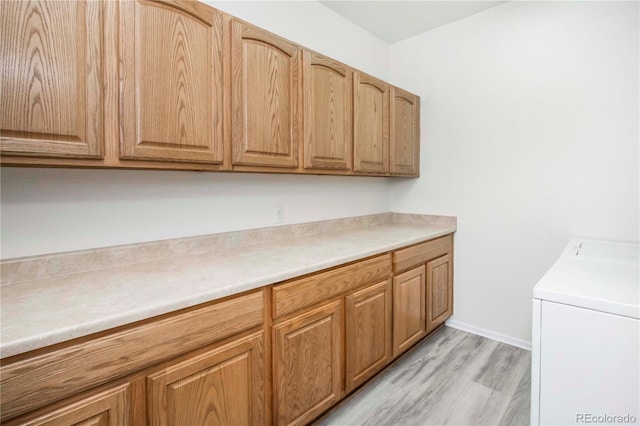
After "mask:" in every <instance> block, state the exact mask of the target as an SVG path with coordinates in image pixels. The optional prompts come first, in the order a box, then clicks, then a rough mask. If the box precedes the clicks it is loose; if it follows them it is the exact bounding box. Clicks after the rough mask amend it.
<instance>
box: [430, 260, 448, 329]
mask: <svg viewBox="0 0 640 426" xmlns="http://www.w3.org/2000/svg"><path fill="white" fill-rule="evenodd" d="M426 303H427V333H429V332H430V331H431V330H433V329H435V328H437V327H438V326H439V325H440V324H442V323H443V322H445V320H446V319H447V318H449V317H450V316H451V314H453V262H451V255H450V254H446V255H444V256H442V257H439V258H437V259H434V260H432V261H430V262H428V263H427V298H426Z"/></svg>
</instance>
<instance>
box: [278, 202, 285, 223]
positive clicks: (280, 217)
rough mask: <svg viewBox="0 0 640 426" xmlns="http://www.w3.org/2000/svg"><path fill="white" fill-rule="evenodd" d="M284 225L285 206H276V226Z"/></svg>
mask: <svg viewBox="0 0 640 426" xmlns="http://www.w3.org/2000/svg"><path fill="white" fill-rule="evenodd" d="M280 223H284V205H283V204H276V224H280Z"/></svg>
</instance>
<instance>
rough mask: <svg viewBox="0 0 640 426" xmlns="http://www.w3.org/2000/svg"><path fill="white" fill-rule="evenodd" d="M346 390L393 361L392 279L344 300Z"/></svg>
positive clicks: (348, 390) (359, 383)
mask: <svg viewBox="0 0 640 426" xmlns="http://www.w3.org/2000/svg"><path fill="white" fill-rule="evenodd" d="M345 334H346V336H345V341H346V351H345V389H346V391H347V392H351V391H352V390H353V389H355V388H357V387H358V386H360V385H361V384H362V383H364V382H365V381H367V380H368V379H370V378H371V377H373V376H374V375H375V374H376V373H377V372H378V371H380V370H382V369H383V368H384V367H385V366H386V365H387V363H388V362H389V361H390V360H391V280H387V281H383V282H381V283H378V284H375V285H372V286H370V287H367V288H365V289H364V290H360V291H357V292H355V293H352V294H350V295H347V296H346V297H345Z"/></svg>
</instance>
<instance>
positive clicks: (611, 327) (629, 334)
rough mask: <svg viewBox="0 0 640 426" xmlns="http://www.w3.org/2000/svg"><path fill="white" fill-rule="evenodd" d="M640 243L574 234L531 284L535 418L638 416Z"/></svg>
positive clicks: (634, 420) (633, 420)
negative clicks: (549, 266) (547, 269)
mask: <svg viewBox="0 0 640 426" xmlns="http://www.w3.org/2000/svg"><path fill="white" fill-rule="evenodd" d="M638 268H639V264H638V243H619V242H610V241H593V240H583V239H574V240H571V241H570V243H569V245H567V247H566V248H565V250H564V251H563V253H562V255H561V256H560V258H559V259H558V261H556V263H555V264H554V265H553V266H552V267H551V269H549V271H547V273H546V274H545V275H544V276H543V277H542V279H540V281H539V282H538V283H537V284H536V286H535V287H534V289H533V334H532V354H531V358H532V369H531V374H532V377H531V424H532V425H576V424H577V425H579V424H636V425H637V424H640V391H639V388H640V355H639V352H640V319H639V318H640V290H639V288H640V278H639V274H638Z"/></svg>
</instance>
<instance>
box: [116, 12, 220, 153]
mask: <svg viewBox="0 0 640 426" xmlns="http://www.w3.org/2000/svg"><path fill="white" fill-rule="evenodd" d="M120 19H121V22H120V31H121V34H120V55H121V60H120V70H119V71H120V84H121V101H120V108H121V117H120V119H121V127H122V132H121V140H120V158H122V159H138V160H156V161H178V162H194V163H214V164H215V163H218V164H221V163H222V162H223V130H222V125H223V121H224V120H223V74H222V56H223V54H222V47H223V42H222V26H223V22H222V21H223V17H222V14H221V13H220V12H218V11H216V10H215V9H213V8H211V7H209V6H207V5H204V4H202V3H198V2H178V1H162V2H159V1H147V0H135V1H129V0H123V1H121V2H120Z"/></svg>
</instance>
